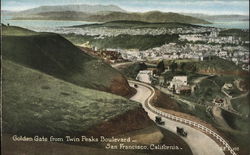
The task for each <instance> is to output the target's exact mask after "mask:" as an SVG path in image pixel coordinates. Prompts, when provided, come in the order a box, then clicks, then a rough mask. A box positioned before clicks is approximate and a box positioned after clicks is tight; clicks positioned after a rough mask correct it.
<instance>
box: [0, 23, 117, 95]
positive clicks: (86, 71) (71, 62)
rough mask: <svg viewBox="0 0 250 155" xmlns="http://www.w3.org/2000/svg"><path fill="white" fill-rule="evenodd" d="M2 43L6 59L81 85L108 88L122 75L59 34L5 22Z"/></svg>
mask: <svg viewBox="0 0 250 155" xmlns="http://www.w3.org/2000/svg"><path fill="white" fill-rule="evenodd" d="M2 43H3V45H4V46H3V48H2V49H3V58H4V59H8V60H11V61H14V62H16V63H18V64H22V65H24V66H27V67H30V68H33V69H37V70H39V71H42V72H44V73H47V74H49V75H52V76H55V77H57V78H60V79H63V80H66V81H68V82H71V83H74V84H77V85H79V86H84V87H89V88H97V89H101V90H106V89H108V88H109V87H110V84H111V82H112V80H113V78H114V77H121V76H122V75H121V74H120V73H119V72H117V71H116V70H115V69H113V68H112V67H111V66H109V65H107V64H105V63H104V62H102V61H101V60H97V59H96V58H93V57H91V56H89V55H87V54H85V53H84V52H82V51H81V50H80V49H78V48H77V47H75V46H73V45H72V44H71V43H70V42H69V41H67V40H66V39H64V38H63V37H61V36H60V35H57V34H52V33H36V32H32V31H28V30H25V29H21V28H17V27H5V26H4V27H3V42H2ZM14 44H15V46H13V45H14ZM104 75H105V76H104Z"/></svg>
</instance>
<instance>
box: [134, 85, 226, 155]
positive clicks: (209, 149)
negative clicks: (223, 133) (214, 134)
mask: <svg viewBox="0 0 250 155" xmlns="http://www.w3.org/2000/svg"><path fill="white" fill-rule="evenodd" d="M129 84H130V85H131V86H132V87H133V86H134V84H137V85H138V88H136V90H137V93H136V94H135V95H134V96H133V97H131V98H130V99H131V100H134V101H137V102H140V103H142V105H143V108H144V109H145V111H146V112H147V113H148V115H149V117H150V118H151V119H152V120H153V121H154V119H155V116H157V115H158V114H156V113H155V112H153V111H151V110H150V108H149V107H148V106H147V102H148V100H149V99H151V98H152V97H153V96H154V92H152V90H151V89H149V88H148V87H146V86H145V84H141V83H139V82H135V81H129ZM162 120H163V121H165V125H161V127H162V128H165V129H167V130H169V131H171V132H173V133H175V134H176V127H177V126H178V127H183V128H184V130H185V131H187V133H188V136H187V137H181V138H182V139H183V140H184V141H185V142H186V143H187V144H188V145H189V147H190V149H191V150H192V153H193V154H194V155H224V154H225V153H224V152H223V151H222V149H221V147H220V146H219V145H218V144H217V143H216V142H215V141H214V140H213V139H211V138H210V137H209V136H207V135H206V134H204V133H203V132H201V131H199V130H197V129H194V128H192V127H190V126H188V125H186V124H182V123H180V122H176V121H173V120H170V119H167V118H164V117H162Z"/></svg>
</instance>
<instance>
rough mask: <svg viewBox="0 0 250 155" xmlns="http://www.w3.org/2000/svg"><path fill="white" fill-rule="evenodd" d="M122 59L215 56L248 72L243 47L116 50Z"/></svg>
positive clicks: (247, 57) (199, 59)
mask: <svg viewBox="0 0 250 155" xmlns="http://www.w3.org/2000/svg"><path fill="white" fill-rule="evenodd" d="M117 51H118V52H120V53H121V55H122V57H123V58H124V59H127V60H130V61H144V60H161V59H169V60H175V59H193V60H197V61H203V60H206V59H208V58H209V57H211V56H217V57H220V58H222V59H225V60H229V61H232V62H234V63H235V64H236V65H238V66H240V67H241V68H242V69H243V70H247V71H249V50H248V48H247V47H244V46H240V45H238V46H230V45H227V46H223V45H209V44H192V43H187V44H185V45H179V44H176V43H169V44H165V45H163V46H161V47H156V48H152V49H148V50H145V51H139V50H138V49H125V50H123V49H117Z"/></svg>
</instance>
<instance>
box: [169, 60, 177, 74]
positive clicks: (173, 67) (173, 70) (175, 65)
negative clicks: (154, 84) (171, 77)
mask: <svg viewBox="0 0 250 155" xmlns="http://www.w3.org/2000/svg"><path fill="white" fill-rule="evenodd" d="M177 67H178V64H177V63H176V62H175V61H173V62H172V64H171V65H170V68H171V71H172V73H175V71H176V69H177Z"/></svg>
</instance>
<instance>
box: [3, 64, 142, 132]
mask: <svg viewBox="0 0 250 155" xmlns="http://www.w3.org/2000/svg"><path fill="white" fill-rule="evenodd" d="M2 65H3V66H2V67H3V72H4V74H3V131H4V133H10V134H21V135H44V136H46V135H47V136H49V135H53V136H63V135H74V136H78V135H81V134H82V133H83V132H84V131H85V130H87V129H89V128H90V127H92V126H94V125H96V124H98V123H100V122H101V121H105V120H109V119H110V118H112V117H115V116H117V115H120V114H122V113H125V112H126V111H128V110H131V109H134V108H136V107H139V106H140V105H139V104H138V103H135V102H131V101H129V100H127V99H125V98H122V97H119V96H116V95H112V94H108V93H105V92H101V91H96V90H91V89H87V88H83V87H79V86H76V85H74V84H71V83H68V82H65V81H63V80H59V79H56V78H54V77H52V76H49V75H47V74H44V73H41V72H38V71H36V70H33V69H29V68H27V67H23V66H21V65H18V64H15V63H13V62H11V61H8V60H3V63H2Z"/></svg>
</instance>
